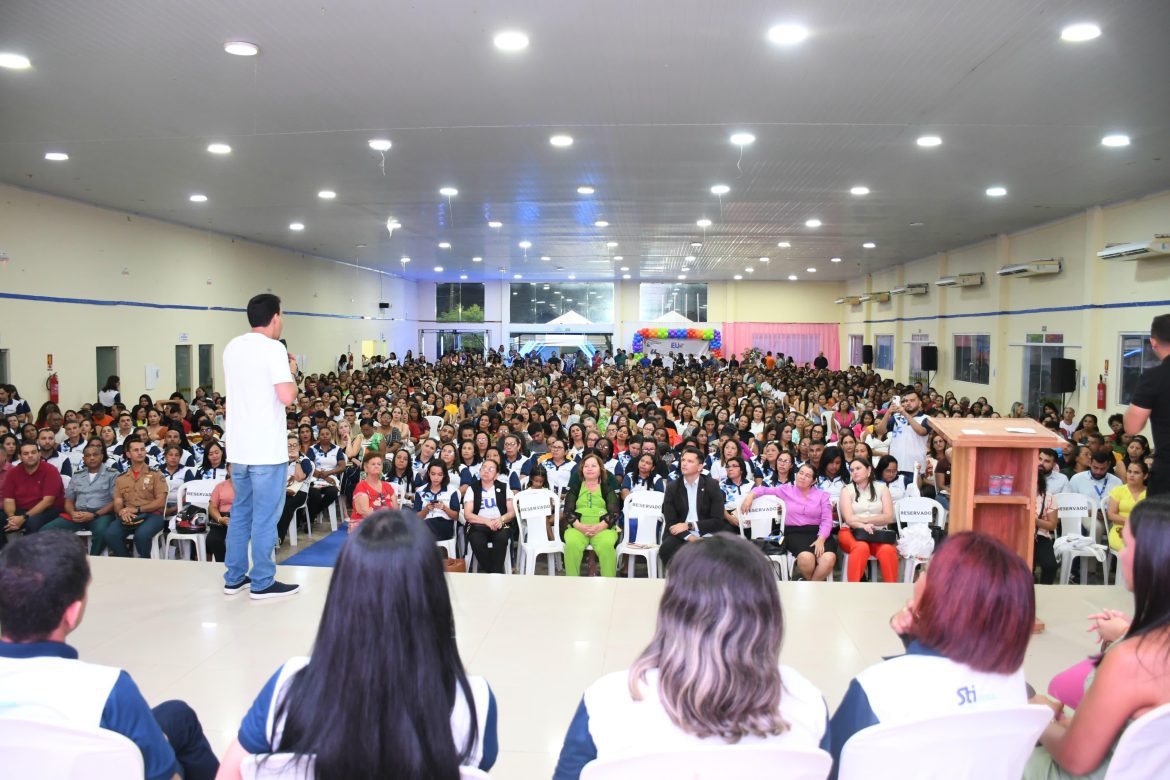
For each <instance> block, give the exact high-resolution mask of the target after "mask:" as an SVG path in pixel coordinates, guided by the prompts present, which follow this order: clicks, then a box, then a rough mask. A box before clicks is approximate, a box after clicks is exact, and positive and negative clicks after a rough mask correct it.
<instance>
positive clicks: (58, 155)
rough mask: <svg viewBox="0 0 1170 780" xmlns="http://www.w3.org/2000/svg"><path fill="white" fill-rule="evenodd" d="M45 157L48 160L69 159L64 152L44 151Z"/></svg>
mask: <svg viewBox="0 0 1170 780" xmlns="http://www.w3.org/2000/svg"><path fill="white" fill-rule="evenodd" d="M45 159H46V160H49V161H50V162H65V161H66V160H68V159H69V155H67V154H65V152H45Z"/></svg>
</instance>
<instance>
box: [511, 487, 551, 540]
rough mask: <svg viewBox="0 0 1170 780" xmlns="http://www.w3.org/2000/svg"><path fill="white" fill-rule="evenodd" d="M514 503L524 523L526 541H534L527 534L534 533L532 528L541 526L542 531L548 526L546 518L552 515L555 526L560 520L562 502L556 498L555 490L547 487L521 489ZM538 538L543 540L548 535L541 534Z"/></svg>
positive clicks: (517, 513)
mask: <svg viewBox="0 0 1170 780" xmlns="http://www.w3.org/2000/svg"><path fill="white" fill-rule="evenodd" d="M512 505H513V506H514V507H515V509H516V518H517V519H518V520H520V521H521V522H522V523H523V524H524V528H525V537H524V538H525V541H532V540H531V539H529V538H528V536H527V534H530V533H532V528H534V527H539V528H540V529H541V531H544V529H545V528H546V527H547V526H546V525H545V519H546V518H548V517H549V516H550V515H551V516H552V518H553V525H554V526H555V525H556V523H557V521H558V520H560V514H561V511H560V510H561V507H560V502H558V501H557V500H556V496H555V495H554V494H553V492H552V491H551V490H548V489H547V488H541V489H539V490H521V491H520V492H519V493H517V494H516V495H515V497H514V498H513V500H512ZM538 538H539V539H540V540H541V541H543V540H545V539H546V538H547V537H546V536H540V537H538Z"/></svg>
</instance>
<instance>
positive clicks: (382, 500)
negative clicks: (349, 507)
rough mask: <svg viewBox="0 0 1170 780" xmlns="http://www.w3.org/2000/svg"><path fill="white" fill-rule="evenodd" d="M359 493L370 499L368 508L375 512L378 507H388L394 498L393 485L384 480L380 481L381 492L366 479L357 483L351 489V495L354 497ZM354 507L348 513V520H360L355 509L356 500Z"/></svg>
mask: <svg viewBox="0 0 1170 780" xmlns="http://www.w3.org/2000/svg"><path fill="white" fill-rule="evenodd" d="M359 493H361V494H362V495H364V496H366V497H367V498H369V499H370V508H371V509H372V510H374V511H375V512H377V511H378V510H379V509H389V508H390V501H391V499H393V498H394V486H393V485H391V484H390V483H389V482H386V481H385V480H383V481H382V492H381V493H378V492H376V491H375V490H374V486H373V485H371V484H370V483H369V482H367V481H366V480H364V479H363V480H362V481H361V482H359V483H357V485H356V486H355V487H354V489H353V495H354V497H355V498H356V497H357V495H358V494H359ZM354 506H355V509H354V510H353V512H352V513H351V514H350V516H349V519H350V520H362V519H363V517H362V516H361V515H360V514H358V511H357V509H356V506H357V502H356V501H355V502H354Z"/></svg>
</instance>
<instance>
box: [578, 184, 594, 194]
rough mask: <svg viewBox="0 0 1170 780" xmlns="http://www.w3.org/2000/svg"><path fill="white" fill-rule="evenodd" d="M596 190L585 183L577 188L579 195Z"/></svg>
mask: <svg viewBox="0 0 1170 780" xmlns="http://www.w3.org/2000/svg"><path fill="white" fill-rule="evenodd" d="M594 192H595V190H594V189H593V188H592V187H590V186H589V185H583V186H581V187H578V188H577V194H578V195H592V194H593V193H594Z"/></svg>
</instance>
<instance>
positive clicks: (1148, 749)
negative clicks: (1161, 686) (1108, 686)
mask: <svg viewBox="0 0 1170 780" xmlns="http://www.w3.org/2000/svg"><path fill="white" fill-rule="evenodd" d="M1168 735H1170V704H1163V705H1162V706H1161V707H1157V708H1155V709H1152V710H1150V711H1149V712H1147V713H1146V714H1145V715H1142V716H1141V717H1140V718H1138V719H1137V720H1135V721H1134V722H1133V723H1131V724H1129V726H1128V727H1127V728H1126V729H1125V731H1124V732H1123V733H1122V734H1121V740H1120V741H1118V743H1117V747H1116V748H1114V750H1113V758H1112V759H1111V760H1110V761H1109V769H1108V771H1107V772H1106V773H1105V780H1129V778H1134V777H1161V776H1162V775H1164V774H1165V773H1166V767H1167V766H1170V739H1167V738H1166V737H1167V736H1168Z"/></svg>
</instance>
